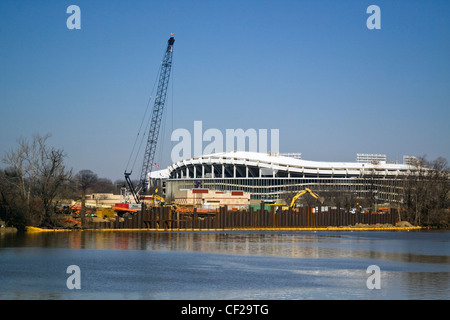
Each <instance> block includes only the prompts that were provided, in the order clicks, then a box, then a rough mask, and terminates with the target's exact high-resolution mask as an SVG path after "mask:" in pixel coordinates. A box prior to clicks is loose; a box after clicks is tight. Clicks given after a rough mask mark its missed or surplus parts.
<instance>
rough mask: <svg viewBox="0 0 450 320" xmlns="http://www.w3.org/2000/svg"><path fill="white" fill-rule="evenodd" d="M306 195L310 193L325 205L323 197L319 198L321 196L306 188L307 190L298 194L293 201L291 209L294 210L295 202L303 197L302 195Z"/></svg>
mask: <svg viewBox="0 0 450 320" xmlns="http://www.w3.org/2000/svg"><path fill="white" fill-rule="evenodd" d="M305 193H309V194H310V195H312V196H313V197H314V198H316V199H317V200H319V201H320V203H323V199H322V198H321V197H319V195H318V194H317V193H315V192H313V191H311V189H308V188H305V190H302V191H300V192H298V193H297V194H296V195H295V196H294V197H293V198H292V201H291V205H290V206H289V207H290V208H294V206H295V201H296V200H297V199H298V198H299V197H301V196H302V195H304V194H305Z"/></svg>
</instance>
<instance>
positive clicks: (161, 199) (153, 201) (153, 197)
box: [152, 189, 166, 206]
mask: <svg viewBox="0 0 450 320" xmlns="http://www.w3.org/2000/svg"><path fill="white" fill-rule="evenodd" d="M157 193H158V189H155V192H154V193H153V195H152V206H154V205H155V200H159V202H160V203H161V205H163V204H164V203H165V202H166V200H165V199H164V198H163V197H161V196H159V195H158V194H157Z"/></svg>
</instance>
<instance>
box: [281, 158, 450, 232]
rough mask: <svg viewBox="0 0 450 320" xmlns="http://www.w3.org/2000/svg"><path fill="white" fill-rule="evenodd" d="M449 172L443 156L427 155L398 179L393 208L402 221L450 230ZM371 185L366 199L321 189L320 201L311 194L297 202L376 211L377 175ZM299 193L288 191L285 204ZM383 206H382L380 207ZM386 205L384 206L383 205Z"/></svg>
mask: <svg viewBox="0 0 450 320" xmlns="http://www.w3.org/2000/svg"><path fill="white" fill-rule="evenodd" d="M449 178H450V170H449V166H448V162H447V160H446V159H445V158H443V157H438V158H437V159H435V160H428V159H427V157H426V156H422V157H418V158H417V159H416V160H415V161H414V162H413V163H412V164H411V170H410V172H409V173H407V174H406V175H402V176H399V177H398V178H397V179H398V181H397V182H398V183H397V184H396V186H395V187H394V186H392V187H391V188H392V189H395V193H396V200H394V201H391V203H390V207H393V208H394V209H396V212H397V213H398V220H399V221H408V222H410V223H411V224H413V225H420V226H432V227H438V228H447V229H448V228H449V227H450V189H449V186H450V184H449V181H450V180H449ZM366 179H368V180H369V181H370V182H369V185H368V190H367V191H366V192H365V195H364V196H361V195H359V196H358V195H357V194H356V192H355V191H342V190H321V191H320V198H321V201H320V202H319V201H318V200H317V199H315V198H313V197H312V196H311V195H309V194H305V195H304V196H303V197H302V198H299V199H298V200H297V203H303V204H306V205H308V206H313V207H314V206H318V205H325V206H336V207H340V208H343V209H346V210H349V209H350V208H358V207H359V208H367V209H368V210H369V211H377V210H376V205H377V203H378V204H379V202H382V201H381V200H377V198H376V193H377V192H376V190H377V188H378V187H377V186H376V185H375V183H374V181H375V175H374V174H373V173H372V174H370V173H369V174H366ZM296 193H297V190H296V191H292V190H287V191H286V192H285V194H284V199H283V200H284V201H285V202H286V203H287V204H289V203H290V202H291V200H292V198H293V197H294V195H295V194H296ZM379 205H381V204H379ZM381 206H383V205H381Z"/></svg>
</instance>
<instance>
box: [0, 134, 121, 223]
mask: <svg viewBox="0 0 450 320" xmlns="http://www.w3.org/2000/svg"><path fill="white" fill-rule="evenodd" d="M49 138H50V135H45V136H41V135H38V134H36V135H34V136H33V137H32V139H31V141H28V140H27V139H24V138H19V139H18V141H17V148H16V149H14V150H12V151H10V152H8V153H7V154H6V155H5V156H4V158H3V159H2V162H3V164H4V165H5V168H4V169H0V220H3V221H5V222H6V224H7V225H8V226H14V227H16V228H18V229H19V230H24V229H25V226H27V225H30V226H39V227H47V228H54V227H58V226H59V219H57V218H58V217H57V213H59V212H61V206H62V205H63V204H67V202H68V201H69V203H70V201H71V200H82V202H83V206H82V211H81V212H80V215H81V217H82V218H83V217H84V207H85V206H84V198H85V195H86V193H87V192H98V193H117V192H118V190H120V188H121V187H124V186H125V185H126V183H125V181H124V180H123V181H121V180H119V181H116V182H115V183H113V182H112V181H111V180H109V179H107V178H99V177H98V176H97V174H95V173H94V172H92V171H91V170H81V171H80V172H78V173H76V174H74V173H73V171H72V169H70V168H67V166H66V164H65V162H64V160H65V159H66V157H67V154H66V153H65V152H64V150H62V149H58V148H54V147H52V146H50V145H49V144H48V139H49Z"/></svg>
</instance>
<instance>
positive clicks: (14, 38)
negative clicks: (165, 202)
mask: <svg viewBox="0 0 450 320" xmlns="http://www.w3.org/2000/svg"><path fill="white" fill-rule="evenodd" d="M72 4H75V5H78V6H79V7H80V9H81V30H69V29H67V27H66V20H67V18H68V17H69V14H67V13H66V9H67V7H68V6H69V5H72ZM371 4H375V5H378V6H379V7H380V9H381V29H380V30H369V29H368V28H367V27H366V20H367V18H368V17H369V16H370V15H369V14H367V13H366V9H367V7H368V6H369V5H371ZM449 16H450V1H445V0H441V1H438V0H434V1H425V0H421V1H383V0H371V1H365V0H345V1H324V0H318V1H313V0H304V1H302V0H296V1H275V0H270V1H256V0H255V1H254V0H241V1H234V0H227V1H213V0H209V1H200V0H198V1H193V0H184V1H166V0H165V1H156V0H155V1H138V0H131V1H123V0H122V1H118V0H108V1H103V0H96V1H87V0H70V1H65V0H47V1H39V0H33V1H31V0H29V1H26V0H2V1H1V2H0V108H1V117H0V136H1V140H0V156H1V157H3V156H4V155H5V153H6V152H8V151H9V150H11V148H14V147H15V145H16V139H17V138H18V137H20V136H23V137H31V135H32V134H33V133H40V134H42V135H43V134H46V133H51V134H52V138H51V139H50V140H49V144H51V145H53V146H55V147H59V148H63V149H64V150H65V151H66V153H67V154H68V158H67V161H66V163H67V165H68V166H69V167H72V168H73V169H74V171H75V172H77V171H79V170H82V169H91V170H92V171H94V172H96V173H97V174H98V175H99V176H101V177H107V178H110V179H112V180H115V179H120V178H122V177H123V172H124V170H125V167H126V165H127V161H128V158H129V156H130V153H131V151H132V145H133V143H134V141H135V138H136V135H137V131H138V127H139V125H140V123H141V118H142V117H143V115H144V112H145V108H146V106H147V101H148V98H149V96H150V94H151V91H152V88H153V85H154V83H155V80H156V76H157V72H158V68H159V64H160V60H161V58H162V55H163V51H164V49H165V46H166V43H167V39H168V38H169V37H170V33H174V34H175V39H176V42H175V47H174V65H173V69H172V78H171V79H172V81H171V83H170V85H169V94H168V100H167V103H166V113H165V120H164V132H162V133H161V137H163V138H164V141H160V147H162V148H160V149H159V155H158V156H157V161H158V162H160V164H161V166H165V165H168V164H170V152H171V149H172V147H173V145H174V143H173V142H171V141H170V134H171V132H172V131H173V130H175V129H177V128H186V129H188V130H190V131H192V132H193V124H194V120H201V121H202V122H203V129H204V130H206V129H208V128H217V129H220V130H223V132H225V129H228V128H229V129H237V128H242V129H249V128H254V129H269V130H270V129H279V130H280V151H281V152H301V153H302V154H303V158H304V159H308V160H323V161H354V160H355V157H356V153H383V154H386V155H387V156H388V159H392V160H399V161H400V162H401V160H402V156H403V155H425V154H426V155H427V156H428V158H429V159H435V158H436V157H438V156H443V157H445V158H447V159H448V160H450V142H449V141H450V139H449V138H450V128H449V125H448V123H449V119H450V111H449V110H450V108H449V107H450V59H449V57H450V19H449V18H448V17H449ZM168 155H169V156H168ZM141 161H142V160H141V158H138V160H137V163H138V165H137V167H140V162H141ZM138 171H139V169H138V168H135V172H136V173H137V174H138Z"/></svg>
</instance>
